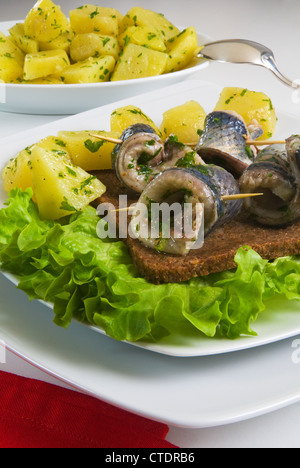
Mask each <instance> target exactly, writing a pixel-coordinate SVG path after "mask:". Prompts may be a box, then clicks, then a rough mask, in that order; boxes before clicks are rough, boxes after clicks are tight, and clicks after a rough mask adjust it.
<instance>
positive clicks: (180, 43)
mask: <svg viewBox="0 0 300 468" xmlns="http://www.w3.org/2000/svg"><path fill="white" fill-rule="evenodd" d="M198 47H199V45H198V38H197V32H196V30H195V28H193V27H190V28H188V29H185V30H184V31H182V32H181V33H180V34H179V35H178V36H176V37H174V38H172V39H170V40H169V41H168V42H167V52H168V60H167V65H166V70H165V73H170V72H175V71H179V70H182V69H183V68H186V67H187V66H188V65H189V64H190V63H191V62H192V60H193V58H194V55H195V51H196V50H197V49H198Z"/></svg>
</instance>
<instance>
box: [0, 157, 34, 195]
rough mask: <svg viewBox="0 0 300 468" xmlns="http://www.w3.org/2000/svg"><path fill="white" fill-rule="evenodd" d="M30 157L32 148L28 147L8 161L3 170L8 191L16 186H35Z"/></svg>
mask: <svg viewBox="0 0 300 468" xmlns="http://www.w3.org/2000/svg"><path fill="white" fill-rule="evenodd" d="M30 157H31V150H30V148H26V149H24V150H22V151H20V153H19V154H18V155H17V156H16V157H15V158H13V159H11V160H10V161H9V162H8V164H7V165H6V167H5V168H4V170H3V172H2V180H3V188H4V190H5V191H6V192H8V193H9V192H10V191H11V190H12V189H14V188H20V189H22V190H26V189H27V188H29V187H31V188H33V181H32V171H31V161H30Z"/></svg>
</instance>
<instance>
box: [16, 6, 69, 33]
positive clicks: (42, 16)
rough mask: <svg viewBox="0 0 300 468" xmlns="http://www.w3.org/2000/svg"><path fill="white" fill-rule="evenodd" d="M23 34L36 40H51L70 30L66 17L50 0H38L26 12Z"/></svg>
mask: <svg viewBox="0 0 300 468" xmlns="http://www.w3.org/2000/svg"><path fill="white" fill-rule="evenodd" d="M24 28H25V34H26V35H27V36H29V37H30V38H31V39H35V40H37V41H45V42H47V41H52V40H53V39H56V38H57V37H58V36H61V35H62V34H63V33H65V32H67V31H69V30H70V23H69V20H68V18H67V17H66V16H65V15H64V13H63V12H62V11H61V8H60V7H59V6H57V5H55V4H54V3H53V2H52V1H51V0H39V1H38V2H37V3H36V4H35V5H34V7H33V8H32V9H31V10H30V12H29V13H28V15H27V17H26V19H25V23H24Z"/></svg>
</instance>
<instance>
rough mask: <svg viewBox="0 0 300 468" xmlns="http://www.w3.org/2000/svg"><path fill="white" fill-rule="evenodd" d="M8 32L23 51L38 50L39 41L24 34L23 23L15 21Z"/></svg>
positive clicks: (29, 52) (27, 52)
mask: <svg viewBox="0 0 300 468" xmlns="http://www.w3.org/2000/svg"><path fill="white" fill-rule="evenodd" d="M9 34H10V36H11V38H12V40H13V41H14V42H15V43H16V45H17V46H18V47H19V48H20V49H21V50H22V51H23V52H24V53H25V54H31V53H34V52H38V51H39V43H38V41H35V40H34V39H30V37H28V36H27V35H26V34H25V28H24V24H23V23H17V24H15V25H14V26H13V27H12V28H10V30H9Z"/></svg>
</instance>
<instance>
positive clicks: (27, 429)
mask: <svg viewBox="0 0 300 468" xmlns="http://www.w3.org/2000/svg"><path fill="white" fill-rule="evenodd" d="M167 433H168V427H167V426H166V425H164V424H160V423H156V422H153V421H150V420H148V419H145V418H143V417H140V416H136V415H134V414H131V413H129V412H127V411H124V410H121V409H118V408H115V407H114V406H111V405H109V404H107V403H104V402H102V401H99V400H98V399H96V398H93V397H90V396H87V395H83V394H81V393H78V392H75V391H72V390H68V389H65V388H61V387H59V386H55V385H52V384H48V383H45V382H41V381H38V380H32V379H28V378H24V377H20V376H17V375H14V374H8V373H6V372H0V448H172V447H174V446H173V445H171V444H169V443H168V442H167V441H166V440H165V437H166V435H167Z"/></svg>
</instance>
